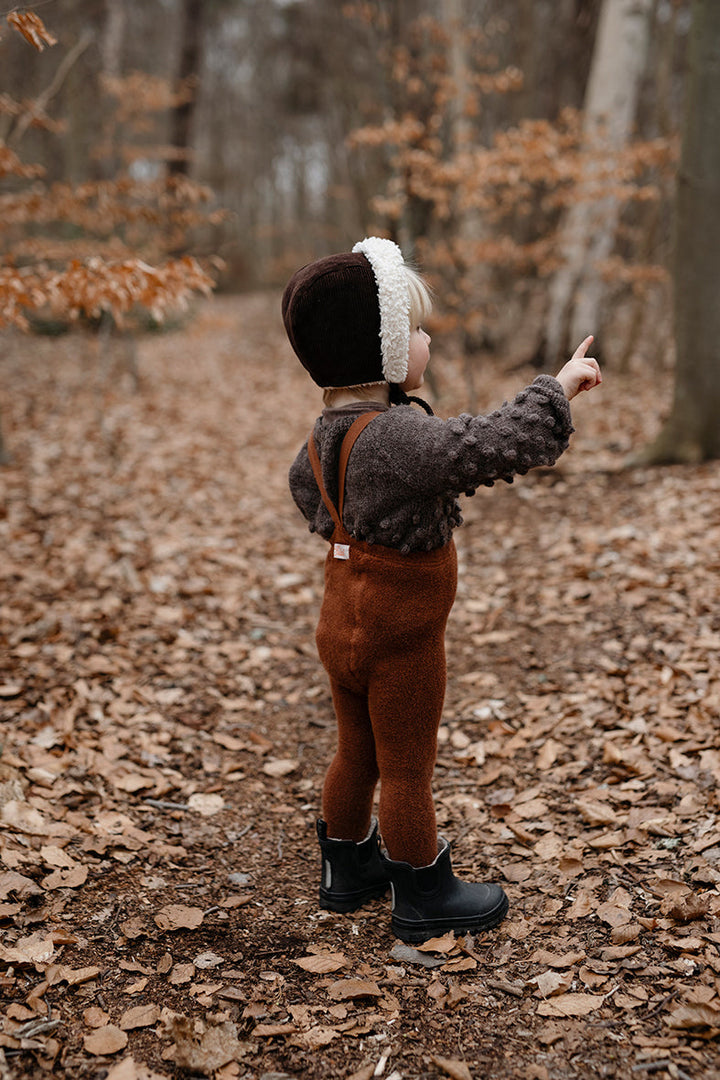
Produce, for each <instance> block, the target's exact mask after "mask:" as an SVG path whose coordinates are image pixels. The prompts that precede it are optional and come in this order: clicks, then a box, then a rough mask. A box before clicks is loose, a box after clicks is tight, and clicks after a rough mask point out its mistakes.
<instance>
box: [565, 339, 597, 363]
mask: <svg viewBox="0 0 720 1080" xmlns="http://www.w3.org/2000/svg"><path fill="white" fill-rule="evenodd" d="M592 342H593V335H592V334H590V336H589V337H586V338H585V340H584V341H583V342H581V344H580V345H578V347H577V349H576V350H575V352H574V353H573V354H572V356H571V358H570V359H571V360H581V359H582V357H583V356H584V355H585V353H586V352H587V351H588V349H589V348H590V345H591V344H592Z"/></svg>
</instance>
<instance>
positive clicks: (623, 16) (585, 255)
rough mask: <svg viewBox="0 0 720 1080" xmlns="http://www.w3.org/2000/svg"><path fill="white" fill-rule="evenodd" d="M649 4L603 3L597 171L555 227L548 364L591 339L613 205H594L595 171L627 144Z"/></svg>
mask: <svg viewBox="0 0 720 1080" xmlns="http://www.w3.org/2000/svg"><path fill="white" fill-rule="evenodd" d="M651 6H652V0H604V3H603V7H602V10H601V13H600V22H599V25H598V32H597V38H596V42H595V50H594V53H593V60H592V66H591V69H590V77H589V80H588V86H587V91H586V94H585V110H584V112H585V118H584V142H585V145H586V146H587V148H588V150H589V151H591V152H592V155H593V156H596V155H597V157H596V160H597V161H598V166H597V167H596V169H593V168H592V166H590V167H589V168H588V172H587V177H586V180H585V182H583V183H581V184H580V186H579V190H578V197H579V198H578V202H576V203H575V204H574V205H573V206H572V207H570V209H569V210H568V211H567V213H566V216H565V220H564V222H563V224H562V226H561V233H560V250H561V253H562V256H563V264H562V266H561V268H560V270H559V271H558V273H557V274H556V276H555V279H554V281H553V284H552V287H551V290H550V311H549V315H548V319H547V328H546V343H547V350H546V351H547V360H548V363H549V364H551V365H552V364H554V363H555V362H556V361H558V360H559V359H560V358H561V357H563V356H564V355H565V353H566V352H567V351H568V347H569V346H570V345H571V344H572V343H573V342H577V341H580V340H581V339H582V338H584V337H585V336H586V335H587V334H590V333H596V332H597V329H598V327H597V322H598V316H599V311H600V304H601V301H602V297H603V292H604V286H603V281H602V278H601V275H600V272H599V265H600V264H601V263H602V260H603V259H606V258H607V257H608V256H609V255H610V254H611V252H612V249H613V246H614V242H615V231H616V228H617V224H618V217H619V206H618V203H617V200H616V199H614V198H613V197H612V196H609V195H606V196H604V197H601V198H599V199H598V198H597V197H596V196H595V193H594V189H595V187H596V185H597V175H596V174H597V172H598V171H599V169H600V168H602V170H603V171H605V170H606V168H607V165H608V163H609V162H611V161H612V157H613V155H614V154H615V153H617V151H618V150H619V149H621V147H622V146H623V145H624V144H625V143H626V142H627V140H628V138H629V136H630V132H631V128H632V123H633V120H634V117H635V109H636V104H637V96H638V90H639V86H640V79H641V77H642V73H643V70H644V67H645V60H646V54H647V45H648V37H649V21H650V20H649V15H650V11H651Z"/></svg>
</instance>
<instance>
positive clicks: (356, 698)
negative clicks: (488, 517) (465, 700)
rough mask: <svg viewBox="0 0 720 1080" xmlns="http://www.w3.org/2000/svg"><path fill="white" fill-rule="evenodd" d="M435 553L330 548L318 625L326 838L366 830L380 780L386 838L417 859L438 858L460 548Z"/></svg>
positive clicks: (395, 854) (393, 848)
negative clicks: (333, 726) (337, 554)
mask: <svg viewBox="0 0 720 1080" xmlns="http://www.w3.org/2000/svg"><path fill="white" fill-rule="evenodd" d="M382 550H383V551H384V552H387V549H382ZM431 554H432V556H433V557H432V558H430V557H429V556H423V557H421V558H420V559H418V560H415V561H413V560H412V559H411V558H408V557H407V556H406V557H402V556H399V553H397V552H393V553H392V557H389V558H384V557H383V556H382V554H381V551H380V550H378V551H377V553H375V552H373V553H372V554H368V548H367V547H366V546H365V545H358V544H357V543H356V542H353V548H352V554H351V560H350V561H351V562H352V566H350V565H348V562H340V561H338V560H333V559H332V554H331V556H330V557H329V559H328V562H327V564H326V590H325V599H324V601H323V607H322V612H321V616H320V623H319V625H318V631H317V643H318V650H319V653H320V658H321V660H322V662H323V665H324V667H325V669H326V670H327V672H328V674H329V676H330V686H331V689H332V694H333V704H334V706H335V714H336V717H337V724H338V746H337V752H336V754H335V757H334V758H333V761H332V763H331V765H330V768H329V770H328V773H327V776H326V778H325V785H324V789H323V816H324V818H325V820H326V822H327V826H328V836H331V837H334V838H336V839H343V840H355V841H359V840H362V839H363V838H364V837H365V836H366V834H367V831H368V827H369V824H370V815H371V808H372V802H373V794H374V791H375V786H376V784H377V782H378V779H379V780H380V806H379V813H378V817H379V821H380V832H381V834H382V838H383V842H384V844H385V846H386V848H387V850H388V853H389V855H390V857H391V858H392V859H399V860H403V861H405V862H409V863H411V864H412V865H413V866H426V865H428V863H431V862H432V861H433V860H434V859H435V857H436V855H437V829H436V824H435V810H434V806H433V796H432V774H433V768H434V765H435V755H436V749H437V730H438V726H439V724H440V718H441V714H442V706H443V699H444V696H445V647H444V636H445V623H446V621H447V616H448V612H449V610H450V607H451V606H452V601H453V598H454V595H455V582H456V576H455V575H456V562H455V549H454V546H452V545H448V548H447V549H442V550H441V551H440V552H432V553H431ZM398 560H401V562H398ZM403 562H404V564H405V565H404V566H403V565H402V563H403Z"/></svg>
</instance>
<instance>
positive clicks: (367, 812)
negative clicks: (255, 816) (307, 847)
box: [323, 678, 434, 858]
mask: <svg viewBox="0 0 720 1080" xmlns="http://www.w3.org/2000/svg"><path fill="white" fill-rule="evenodd" d="M330 688H331V690H332V695H333V704H334V705H335V715H336V717H337V724H338V747H337V752H336V754H335V757H334V758H333V760H332V762H331V763H330V768H329V769H328V771H327V774H326V776H325V785H324V788H323V817H324V819H325V821H326V822H327V835H328V836H329V837H333V838H334V839H336V840H355V841H356V843H359V842H360V841H361V840H364V839H365V837H366V836H367V833H368V829H369V827H370V816H371V810H372V801H373V794H374V792H375V785H376V784H377V780H378V767H377V762H376V760H375V741H374V739H373V732H372V727H371V724H370V716H369V713H368V705H367V697H366V696H365V695H364V694H355V693H353V691H352V690H348V689H347V688H346V687H344V686H341V685H340V684H339V683H338V682H337V681H336V680H335V679H333V678H331V679H330ZM433 858H434V856H433Z"/></svg>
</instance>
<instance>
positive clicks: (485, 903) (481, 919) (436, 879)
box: [385, 838, 508, 944]
mask: <svg viewBox="0 0 720 1080" xmlns="http://www.w3.org/2000/svg"><path fill="white" fill-rule="evenodd" d="M439 845H440V851H439V853H438V856H437V858H436V859H435V861H434V862H432V863H430V865H429V866H421V867H415V866H411V865H410V863H406V862H393V861H392V860H391V859H386V860H385V864H386V866H387V869H388V873H389V874H390V881H391V884H392V893H393V907H392V923H391V926H392V931H393V933H394V934H395V936H396V937H399V938H400V939H401V940H402V941H406V942H408V943H409V944H419V943H420V942H422V941H427V940H428V939H429V938H432V937H439V936H440V935H441V934H446V933H447V932H448V930H452V931H453V933H454V934H462V933H467V932H468V931H477V930H489V929H490V928H491V927H493V926H497V925H498V923H500V922H502V920H503V919H504V918H505V915H506V913H507V909H508V898H507V896H506V895H505V893H504V892H503V890H502V889H501V888H500V886H499V885H480V884H471V883H469V882H465V881H458V879H457V878H456V877H455V875H454V874H453V872H452V866H451V864H450V845H449V844H448V842H447V840H444V839H442V838H440V840H439Z"/></svg>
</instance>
